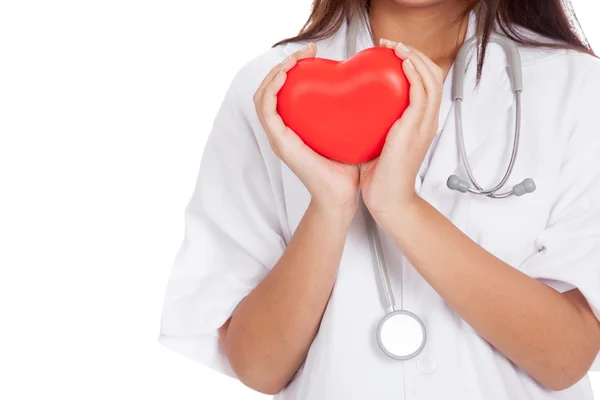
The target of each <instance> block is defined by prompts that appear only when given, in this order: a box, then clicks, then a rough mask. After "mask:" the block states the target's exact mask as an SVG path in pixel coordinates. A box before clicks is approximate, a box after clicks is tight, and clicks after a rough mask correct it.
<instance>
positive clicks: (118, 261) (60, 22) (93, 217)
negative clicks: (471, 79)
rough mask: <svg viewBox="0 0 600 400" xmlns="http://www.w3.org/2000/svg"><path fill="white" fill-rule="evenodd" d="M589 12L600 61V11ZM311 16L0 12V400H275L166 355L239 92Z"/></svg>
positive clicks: (14, 4) (7, 4) (51, 4)
mask: <svg viewBox="0 0 600 400" xmlns="http://www.w3.org/2000/svg"><path fill="white" fill-rule="evenodd" d="M575 7H576V10H577V11H578V12H579V18H580V21H581V23H582V25H583V27H584V30H585V31H586V33H587V35H588V38H589V40H590V42H591V43H592V45H593V46H594V47H595V49H596V51H600V29H599V27H598V25H597V24H594V21H597V20H598V18H599V17H600V8H599V7H598V6H597V5H596V4H595V1H593V0H579V1H577V0H576V2H575ZM309 10H310V1H309V0H294V1H292V0H287V1H281V0H253V1H244V0H237V1H232V0H230V1H226V2H225V1H198V0H196V1H183V0H171V1H166V0H163V1H153V0H144V1H141V0H137V1H135V0H103V1H91V0H87V1H81V0H79V1H75V0H72V1H66V0H60V1H59V0H55V1H41V0H38V1H31V0H18V1H17V0H3V1H1V2H0V377H1V378H0V382H1V383H0V398H2V399H11V400H16V399H42V398H54V397H57V398H61V399H78V400H79V399H86V400H91V399H102V400H105V399H119V400H120V399H141V398H145V399H173V400H183V399H212V400H219V399H232V398H235V399H240V400H241V399H262V398H266V397H265V396H261V395H258V394H255V393H253V392H252V391H250V390H249V389H246V388H245V387H243V386H242V385H241V384H240V383H238V382H236V381H234V380H232V379H230V378H227V377H225V376H223V375H219V374H217V373H214V372H212V371H211V370H208V369H206V368H204V367H202V366H200V365H198V364H195V363H193V362H191V361H188V360H186V359H184V358H183V357H181V356H178V355H176V354H174V353H171V352H170V351H168V350H166V349H164V348H163V347H161V346H160V345H159V344H158V342H157V339H158V329H159V319H160V310H161V303H162V296H163V293H164V288H165V285H166V281H167V277H168V274H169V272H170V267H171V263H172V261H173V258H174V256H175V253H176V251H177V249H178V247H179V244H180V242H181V240H182V238H183V211H184V207H185V205H186V203H187V201H188V199H189V196H190V195H191V192H192V189H193V184H194V180H195V176H196V173H197V168H198V165H199V162H200V157H201V153H202V149H203V145H204V143H205V140H206V138H207V135H208V133H209V132H210V128H211V125H212V120H213V118H214V115H215V113H216V111H217V108H218V107H219V105H220V103H221V100H222V98H223V95H224V93H225V90H226V89H227V87H228V86H229V83H230V81H231V79H232V77H233V76H234V74H235V72H236V71H237V70H238V69H239V68H240V67H241V66H242V65H243V64H245V63H246V62H247V61H248V60H250V59H251V58H254V57H255V56H257V55H258V54H260V53H262V52H263V51H265V50H267V49H268V48H269V47H270V46H271V45H272V44H273V43H275V42H276V41H278V40H280V39H282V38H284V37H289V36H293V35H294V34H296V33H297V31H298V30H299V29H300V27H301V26H302V24H303V23H304V22H305V19H306V18H307V17H308V13H309ZM274 16H276V17H274ZM593 380H594V386H595V390H596V392H597V393H600V375H594V376H593Z"/></svg>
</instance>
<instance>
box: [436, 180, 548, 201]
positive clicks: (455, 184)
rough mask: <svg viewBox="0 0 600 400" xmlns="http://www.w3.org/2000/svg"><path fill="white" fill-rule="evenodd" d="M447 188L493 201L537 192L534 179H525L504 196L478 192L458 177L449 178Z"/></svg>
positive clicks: (503, 194)
mask: <svg viewBox="0 0 600 400" xmlns="http://www.w3.org/2000/svg"><path fill="white" fill-rule="evenodd" d="M446 186H448V189H451V190H456V191H457V192H461V193H467V192H471V193H473V194H482V195H485V196H488V197H491V198H493V199H502V198H505V197H508V196H512V195H515V196H523V195H524V194H527V193H533V192H535V189H536V188H537V187H536V185H535V181H534V180H533V179H531V178H525V179H523V182H521V183H517V184H516V185H515V186H513V188H512V190H511V191H510V192H506V193H502V194H496V193H495V192H492V193H486V192H485V191H483V190H477V189H472V188H470V187H469V182H467V181H466V180H464V179H461V178H460V177H459V176H458V175H450V176H449V177H448V181H446Z"/></svg>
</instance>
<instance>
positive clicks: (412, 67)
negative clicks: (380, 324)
mask: <svg viewBox="0 0 600 400" xmlns="http://www.w3.org/2000/svg"><path fill="white" fill-rule="evenodd" d="M404 62H405V63H406V66H407V67H408V68H410V69H412V70H414V69H415V66H414V65H413V62H412V61H411V60H410V58H407V59H406V60H404Z"/></svg>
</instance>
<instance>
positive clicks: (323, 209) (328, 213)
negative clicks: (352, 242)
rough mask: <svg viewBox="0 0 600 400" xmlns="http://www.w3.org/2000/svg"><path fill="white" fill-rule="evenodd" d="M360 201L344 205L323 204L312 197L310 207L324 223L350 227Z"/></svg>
mask: <svg viewBox="0 0 600 400" xmlns="http://www.w3.org/2000/svg"><path fill="white" fill-rule="evenodd" d="M357 205H358V203H356V204H355V203H352V204H344V205H330V204H323V203H320V202H318V201H315V200H314V199H312V200H311V201H310V204H309V209H310V210H311V211H312V212H314V213H315V214H316V215H317V216H318V218H319V220H320V221H322V223H323V224H328V225H332V226H342V227H344V228H348V227H349V226H350V223H351V222H352V219H353V218H354V215H355V214H356V211H357Z"/></svg>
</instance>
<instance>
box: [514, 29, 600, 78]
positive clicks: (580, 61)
mask: <svg viewBox="0 0 600 400" xmlns="http://www.w3.org/2000/svg"><path fill="white" fill-rule="evenodd" d="M517 30H518V32H519V34H521V35H522V36H523V37H525V38H528V39H532V40H534V41H537V42H540V43H547V44H555V45H558V44H559V42H558V41H555V40H552V39H549V38H547V37H545V36H543V35H541V34H539V33H537V32H533V31H531V30H529V29H526V28H523V27H519V28H518V29H517ZM518 48H519V53H520V54H521V62H522V64H523V68H524V69H538V68H548V67H552V68H554V69H555V71H554V72H558V73H560V72H565V73H570V74H571V75H573V77H577V76H579V75H587V74H595V75H596V76H600V59H598V58H597V57H594V56H592V55H590V54H587V53H584V52H582V51H577V50H570V49H564V48H552V47H546V46H529V45H523V44H518Z"/></svg>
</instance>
